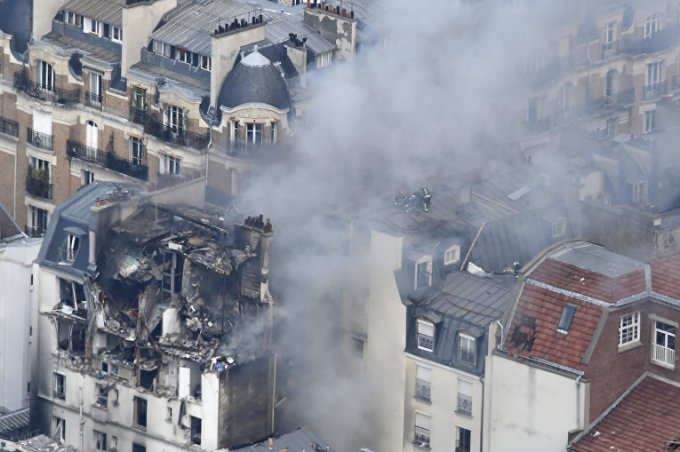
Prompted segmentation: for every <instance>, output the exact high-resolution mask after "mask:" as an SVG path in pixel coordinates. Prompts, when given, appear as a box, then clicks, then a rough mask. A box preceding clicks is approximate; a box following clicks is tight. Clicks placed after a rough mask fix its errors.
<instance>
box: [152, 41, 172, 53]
mask: <svg viewBox="0 0 680 452" xmlns="http://www.w3.org/2000/svg"><path fill="white" fill-rule="evenodd" d="M152 50H153V53H157V54H158V55H162V56H164V57H169V56H170V45H169V44H166V43H164V42H162V41H156V40H154V41H153V44H152Z"/></svg>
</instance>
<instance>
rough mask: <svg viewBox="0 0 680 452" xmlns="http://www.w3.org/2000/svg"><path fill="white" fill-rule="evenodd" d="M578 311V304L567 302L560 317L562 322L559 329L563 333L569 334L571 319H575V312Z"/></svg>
mask: <svg viewBox="0 0 680 452" xmlns="http://www.w3.org/2000/svg"><path fill="white" fill-rule="evenodd" d="M575 312H576V306H575V305H573V304H571V303H567V304H565V305H564V309H563V310H562V317H560V323H559V325H558V326H557V331H558V332H560V333H562V334H567V333H568V332H569V328H570V327H571V321H572V320H573V319H574V313H575Z"/></svg>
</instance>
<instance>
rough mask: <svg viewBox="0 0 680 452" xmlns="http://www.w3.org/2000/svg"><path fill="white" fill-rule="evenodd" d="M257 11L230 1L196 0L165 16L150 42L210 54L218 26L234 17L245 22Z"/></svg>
mask: <svg viewBox="0 0 680 452" xmlns="http://www.w3.org/2000/svg"><path fill="white" fill-rule="evenodd" d="M250 14H253V15H254V14H259V12H258V11H257V10H253V9H252V8H249V7H246V6H244V5H242V4H240V3H238V2H235V1H233V0H195V1H190V2H187V3H185V4H184V5H182V6H180V7H178V8H175V9H174V10H172V11H170V12H169V13H168V14H166V15H165V17H164V18H163V21H162V22H164V23H162V25H161V26H160V27H159V28H158V30H156V31H154V32H153V33H152V34H151V39H155V40H158V41H162V42H165V43H167V44H171V45H174V46H177V47H181V48H183V49H187V50H189V51H191V52H195V53H199V54H201V55H211V48H212V38H211V35H212V33H213V32H214V31H215V28H217V26H218V25H220V24H224V23H225V22H231V20H233V19H234V18H235V17H238V18H239V19H240V18H241V17H243V18H246V19H248V21H249V22H250Z"/></svg>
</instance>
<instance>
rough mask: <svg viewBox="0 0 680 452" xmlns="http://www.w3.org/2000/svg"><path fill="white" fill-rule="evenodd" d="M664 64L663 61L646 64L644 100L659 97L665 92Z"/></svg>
mask: <svg viewBox="0 0 680 452" xmlns="http://www.w3.org/2000/svg"><path fill="white" fill-rule="evenodd" d="M664 64H665V63H664V62H663V61H655V62H653V63H648V64H647V71H646V72H645V91H644V98H645V99H649V98H651V97H655V96H658V95H661V94H663V93H664V92H665V82H664V70H665V67H664Z"/></svg>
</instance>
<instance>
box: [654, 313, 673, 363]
mask: <svg viewBox="0 0 680 452" xmlns="http://www.w3.org/2000/svg"><path fill="white" fill-rule="evenodd" d="M675 329H676V327H675V326H673V325H670V324H668V323H665V322H661V321H658V320H657V321H655V322H654V344H653V345H652V361H653V362H655V363H657V364H661V365H663V366H667V367H670V368H674V367H675Z"/></svg>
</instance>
